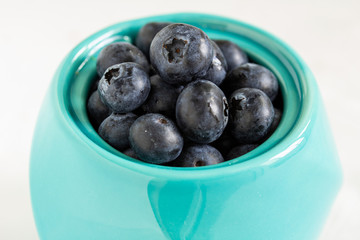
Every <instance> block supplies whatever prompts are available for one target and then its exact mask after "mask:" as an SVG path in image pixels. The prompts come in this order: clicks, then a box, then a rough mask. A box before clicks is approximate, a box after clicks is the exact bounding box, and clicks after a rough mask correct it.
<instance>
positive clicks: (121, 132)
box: [99, 113, 137, 151]
mask: <svg viewBox="0 0 360 240" xmlns="http://www.w3.org/2000/svg"><path fill="white" fill-rule="evenodd" d="M136 118H137V116H136V115H135V114H133V113H126V114H120V113H112V114H111V115H110V116H109V117H107V118H106V119H105V120H104V121H103V122H102V123H101V125H100V127H99V135H100V136H101V137H102V139H104V140H105V141H106V142H107V143H109V144H110V145H111V146H113V147H114V148H116V149H117V150H119V151H122V150H124V149H126V148H128V147H129V140H128V138H129V129H130V127H131V125H132V124H133V122H134V121H135V120H136Z"/></svg>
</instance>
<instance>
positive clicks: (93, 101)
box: [87, 91, 111, 129]
mask: <svg viewBox="0 0 360 240" xmlns="http://www.w3.org/2000/svg"><path fill="white" fill-rule="evenodd" d="M87 111H88V114H89V119H90V121H91V122H92V123H93V125H94V127H95V128H96V129H97V127H98V126H99V125H100V124H101V122H102V121H104V119H105V118H107V117H108V116H109V115H110V114H111V111H110V110H109V108H108V107H107V106H106V105H105V104H104V103H103V102H102V101H101V99H100V97H99V93H98V91H95V92H93V93H92V94H91V95H90V97H89V99H88V102H87Z"/></svg>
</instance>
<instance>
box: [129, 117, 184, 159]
mask: <svg viewBox="0 0 360 240" xmlns="http://www.w3.org/2000/svg"><path fill="white" fill-rule="evenodd" d="M129 140H130V145H131V148H132V149H133V150H134V152H135V154H136V156H138V157H139V158H140V159H141V160H142V161H144V162H148V163H155V164H162V163H166V162H170V161H172V160H174V159H175V158H177V157H178V156H179V155H180V153H181V150H182V148H183V144H184V141H183V138H182V137H181V134H180V132H179V130H178V129H177V128H176V126H175V124H174V123H173V122H172V121H171V120H170V119H169V118H167V117H165V116H164V115H161V114H157V113H149V114H145V115H143V116H141V117H139V118H138V119H137V120H136V121H135V122H134V123H133V125H132V126H131V128H130V135H129Z"/></svg>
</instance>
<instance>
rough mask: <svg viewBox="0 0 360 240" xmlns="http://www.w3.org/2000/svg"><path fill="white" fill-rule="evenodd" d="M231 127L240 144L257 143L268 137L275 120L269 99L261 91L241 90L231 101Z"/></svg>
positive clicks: (233, 95) (234, 94) (253, 89)
mask: <svg viewBox="0 0 360 240" xmlns="http://www.w3.org/2000/svg"><path fill="white" fill-rule="evenodd" d="M229 105H230V121H229V122H230V127H231V129H232V130H231V133H232V135H233V136H234V137H235V138H236V139H237V140H238V141H239V143H245V144H249V143H255V142H257V141H259V140H261V139H262V138H264V137H265V136H266V134H267V133H268V132H269V130H270V125H271V123H272V121H273V119H274V108H273V105H272V103H271V101H270V99H269V97H268V96H267V95H266V94H265V93H264V92H262V91H261V90H259V89H255V88H241V89H238V90H236V91H235V92H234V93H233V94H232V95H231V97H230V99H229Z"/></svg>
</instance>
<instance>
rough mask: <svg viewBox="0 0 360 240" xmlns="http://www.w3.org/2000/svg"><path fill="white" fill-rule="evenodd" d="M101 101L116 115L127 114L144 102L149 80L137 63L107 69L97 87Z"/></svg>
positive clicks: (147, 93)
mask: <svg viewBox="0 0 360 240" xmlns="http://www.w3.org/2000/svg"><path fill="white" fill-rule="evenodd" d="M98 91H99V95H100V98H101V99H102V101H103V102H104V103H105V104H106V105H107V106H108V107H109V108H110V109H111V110H112V111H113V112H116V113H127V112H131V111H132V110H134V109H136V108H138V107H139V106H140V105H141V104H143V103H144V102H145V100H146V99H147V97H148V95H149V92H150V80H149V76H148V75H147V73H146V72H145V71H144V69H143V68H142V67H141V66H140V65H139V64H137V63H131V62H126V63H121V64H117V65H114V66H111V67H109V68H108V69H107V70H106V72H105V73H104V76H103V77H102V78H101V80H100V82H99V87H98Z"/></svg>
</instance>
